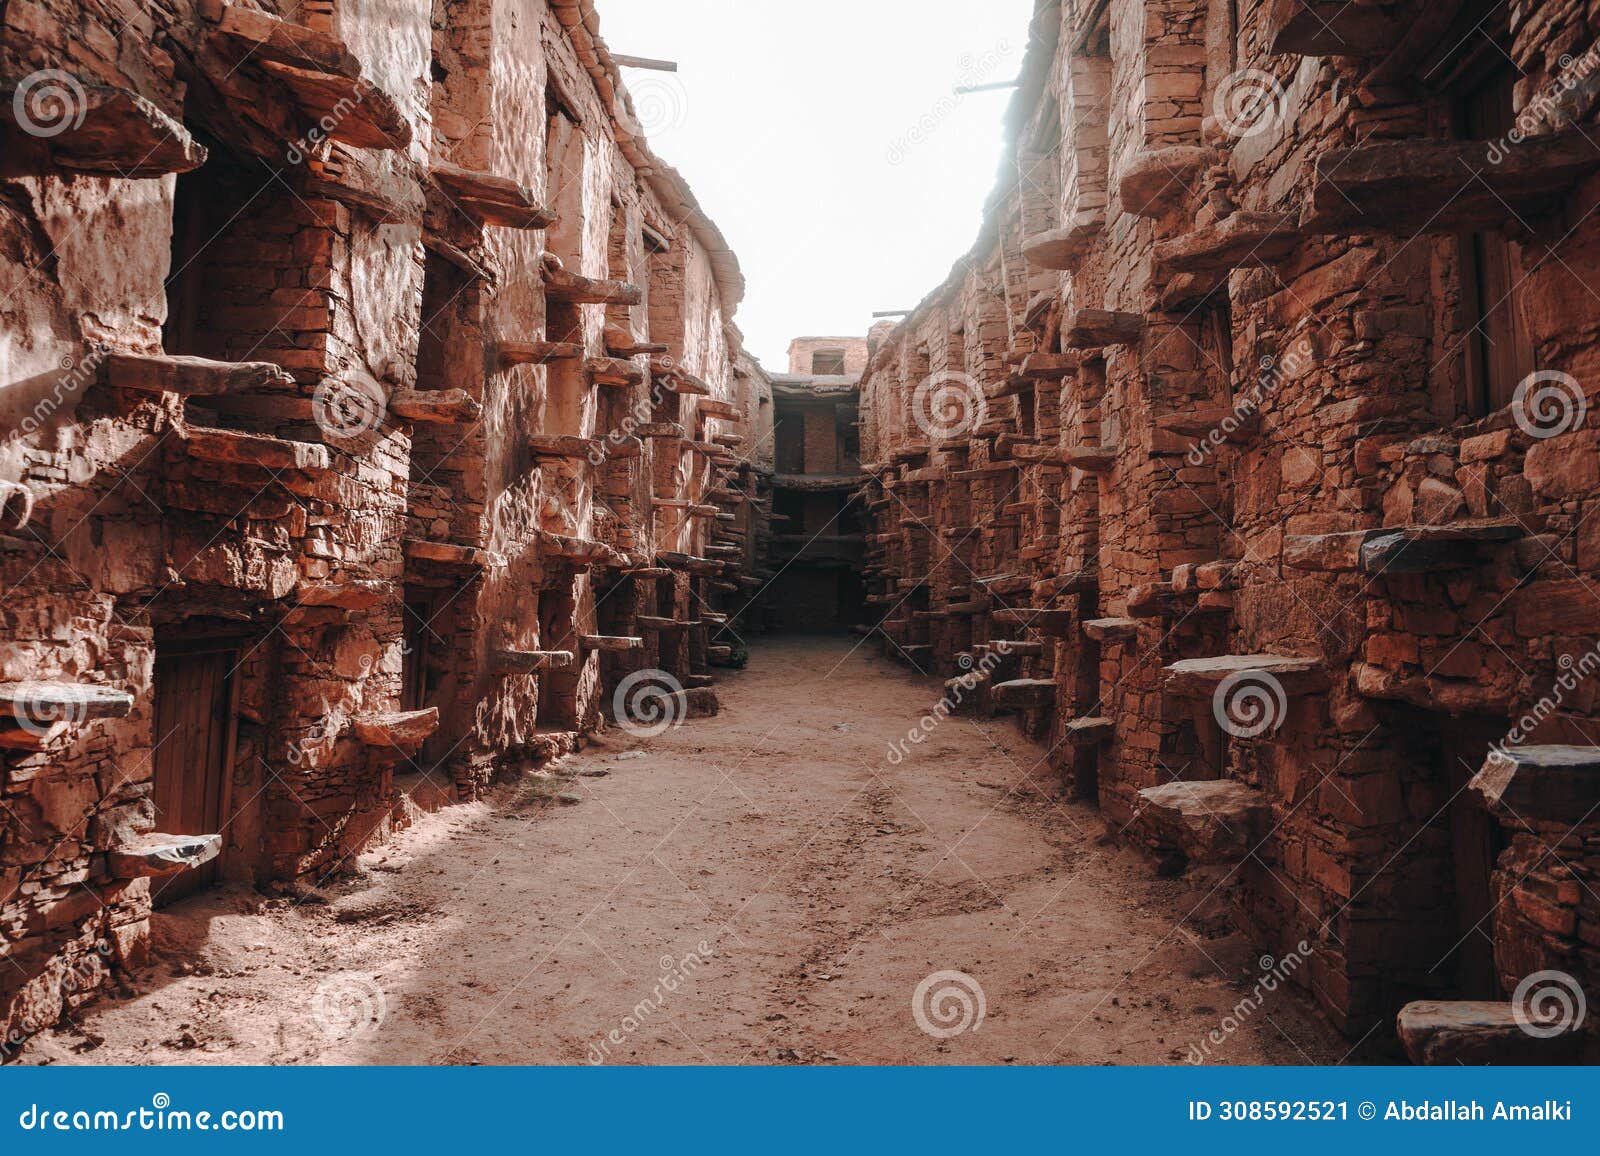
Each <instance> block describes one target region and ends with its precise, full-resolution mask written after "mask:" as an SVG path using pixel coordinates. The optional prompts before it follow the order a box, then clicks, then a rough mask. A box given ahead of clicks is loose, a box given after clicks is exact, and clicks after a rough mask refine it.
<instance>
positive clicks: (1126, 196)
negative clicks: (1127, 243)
mask: <svg viewBox="0 0 1600 1156" xmlns="http://www.w3.org/2000/svg"><path fill="white" fill-rule="evenodd" d="M1220 159H1221V158H1220V156H1219V154H1218V153H1217V151H1216V150H1215V149H1211V148H1207V147H1205V146H1204V145H1168V146H1167V147H1166V148H1158V149H1144V150H1141V151H1139V152H1137V153H1135V154H1134V156H1133V157H1132V158H1131V159H1130V160H1128V161H1127V162H1126V163H1125V164H1124V165H1123V166H1122V171H1121V172H1120V173H1119V174H1118V175H1117V196H1118V198H1119V199H1120V200H1121V201H1122V208H1123V211H1124V212H1128V213H1132V214H1133V215H1134V216H1135V217H1160V216H1164V215H1165V214H1166V213H1168V212H1170V211H1171V210H1172V209H1174V208H1177V207H1179V206H1181V205H1183V204H1184V202H1185V201H1187V200H1188V198H1189V195H1190V191H1191V189H1192V187H1193V185H1194V183H1195V181H1196V179H1197V178H1198V177H1199V176H1200V174H1201V173H1202V172H1204V171H1205V169H1206V167H1207V166H1208V165H1211V164H1215V163H1216V162H1217V161H1218V160H1220Z"/></svg>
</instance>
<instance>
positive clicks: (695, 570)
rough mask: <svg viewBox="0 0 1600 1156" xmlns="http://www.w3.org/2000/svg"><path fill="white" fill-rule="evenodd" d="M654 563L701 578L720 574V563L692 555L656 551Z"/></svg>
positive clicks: (671, 551) (670, 551)
mask: <svg viewBox="0 0 1600 1156" xmlns="http://www.w3.org/2000/svg"><path fill="white" fill-rule="evenodd" d="M656 561H657V562H660V563H661V564H662V565H663V566H666V567H669V568H670V569H673V570H682V571H685V572H686V573H689V574H694V575H697V576H699V577H702V578H711V577H715V576H716V575H718V574H721V573H722V563H721V562H716V561H713V560H712V559H710V558H700V557H696V556H695V555H693V554H680V553H678V552H676V551H673V550H658V551H656Z"/></svg>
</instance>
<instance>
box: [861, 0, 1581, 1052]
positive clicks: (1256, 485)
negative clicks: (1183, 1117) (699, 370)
mask: <svg viewBox="0 0 1600 1156" xmlns="http://www.w3.org/2000/svg"><path fill="white" fill-rule="evenodd" d="M1597 34H1600V12H1597V11H1596V9H1595V7H1594V5H1592V4H1587V5H1586V4H1583V3H1578V2H1575V0H1538V2H1534V3H1528V4H1521V5H1508V4H1503V3H1501V4H1491V3H1469V2H1451V0H1397V2H1392V3H1391V2H1383V3H1377V4H1373V3H1354V4H1346V3H1320V2H1301V0H1138V2H1132V3H1120V2H1109V3H1108V2H1107V0H1064V2H1048V0H1045V2H1041V3H1039V4H1038V5H1037V8H1036V14H1035V17H1034V21H1033V26H1032V29H1031V42H1030V46H1029V51H1028V56H1027V60H1026V63H1025V67H1024V69H1023V74H1022V80H1021V84H1020V89H1019V91H1018V93H1017V94H1016V96H1015V97H1014V99H1013V103H1012V105H1011V109H1010V113H1009V117H1008V122H1007V151H1006V156H1005V160H1004V163H1003V165H1002V169H1001V178H1000V181H999V184H998V186H997V188H996V189H995V192H994V194H993V196H992V198H991V200H990V202H989V204H988V207H987V212H986V216H985V221H984V225H983V229H982V232H981V234H980V236H979V238H978V240H977V242H976V244H975V245H974V246H973V248H972V249H971V250H970V252H968V253H967V255H966V256H965V257H963V258H962V259H961V260H960V261H959V262H957V264H956V266H955V268H954V269H953V270H952V272H951V274H950V276H949V277H948V279H947V280H946V281H945V282H944V283H943V284H942V285H941V286H939V287H938V288H937V289H936V290H934V291H933V292H932V293H931V294H930V295H929V296H928V297H927V298H926V299H925V300H924V301H923V302H922V303H921V304H920V305H919V306H918V308H917V309H916V310H915V311H914V312H913V313H912V314H910V315H909V316H908V317H907V318H906V319H905V321H904V322H903V323H901V324H900V325H898V326H897V327H895V328H894V329H893V330H892V331H891V332H888V333H887V334H878V335H876V337H875V342H874V348H873V350H872V355H871V360H870V363H869V365H868V366H867V368H866V371H865V374H864V377H863V381H862V386H861V390H862V443H863V444H862V458H863V460H864V463H865V465H864V468H865V470H866V471H867V472H868V473H869V474H870V475H872V480H871V482H870V483H869V485H868V487H867V490H866V495H865V496H866V499H867V501H868V503H869V509H870V511H871V522H872V525H871V527H870V533H869V544H870V554H869V560H868V586H869V594H868V599H869V602H870V603H872V605H873V608H874V610H875V614H874V616H873V617H874V618H875V619H877V620H881V621H880V622H879V625H880V633H881V637H882V639H883V643H884V647H885V649H886V650H887V651H888V652H889V653H891V654H894V655H896V656H898V657H899V658H901V659H903V660H904V661H906V662H909V663H911V664H913V665H914V666H916V667H918V668H920V669H922V670H924V671H927V672H930V673H938V674H940V675H941V676H946V677H948V676H953V675H956V674H958V673H960V672H961V671H964V670H968V669H971V668H972V667H973V666H974V662H975V660H978V659H980V658H982V657H983V656H984V655H986V654H1003V655H1004V657H1003V659H1002V661H1001V663H1000V665H999V666H998V667H997V668H996V669H995V670H994V673H992V674H991V675H989V676H988V677H987V678H986V680H985V689H984V694H983V701H982V704H981V706H980V709H983V710H986V711H992V710H1008V711H1012V712H1014V713H1016V714H1017V715H1018V716H1019V717H1020V719H1021V720H1022V722H1023V725H1024V726H1025V727H1026V728H1027V729H1028V730H1029V731H1031V732H1033V733H1035V734H1038V735H1040V736H1042V737H1044V738H1045V739H1046V740H1047V741H1048V744H1049V745H1048V750H1049V754H1048V757H1047V760H1046V766H1042V767H1041V768H1039V773H1043V772H1044V771H1045V770H1048V771H1050V772H1053V773H1054V774H1056V775H1059V776H1061V777H1062V778H1063V779H1064V780H1065V781H1066V782H1067V783H1068V784H1069V785H1070V786H1071V787H1072V788H1073V789H1075V790H1076V791H1077V792H1078V793H1079V794H1080V795H1081V796H1083V797H1085V798H1087V799H1090V800H1093V801H1095V802H1096V803H1097V804H1098V805H1099V807H1100V809H1101V811H1102V812H1103V814H1104V816H1105V819H1106V822H1107V824H1108V827H1109V828H1110V829H1111V831H1112V832H1114V833H1115V834H1116V835H1118V836H1119V837H1121V838H1124V839H1127V840H1131V841H1137V842H1140V843H1142V844H1144V845H1145V846H1147V847H1148V848H1149V849H1150V850H1151V851H1152V852H1153V854H1154V855H1155V857H1156V862H1157V863H1158V864H1159V866H1160V868H1161V869H1163V870H1172V871H1176V870H1184V869H1192V870H1196V871H1203V872H1208V873H1210V875H1212V876H1214V882H1215V884H1216V886H1217V888H1218V889H1219V890H1220V891H1222V892H1223V893H1226V894H1228V895H1229V896H1231V897H1232V898H1233V899H1234V901H1235V903H1236V906H1237V908H1238V910H1239V913H1240V916H1241V918H1242V919H1243V921H1244V922H1245V925H1246V926H1247V927H1248V928H1249V929H1250V931H1251V932H1252V933H1253V934H1254V936H1255V937H1256V938H1257V939H1258V940H1259V942H1260V944H1261V947H1262V949H1263V950H1264V951H1265V952H1267V953H1268V954H1272V955H1276V956H1279V957H1282V956H1283V955H1285V953H1287V952H1289V951H1291V950H1294V949H1295V946H1296V945H1298V944H1299V943H1300V942H1301V941H1302V940H1304V941H1305V942H1306V943H1307V945H1309V947H1310V948H1311V952H1310V955H1309V958H1308V960H1307V963H1306V966H1304V967H1302V968H1300V969H1299V970H1298V971H1297V972H1296V973H1295V977H1294V978H1295V982H1296V983H1298V984H1300V985H1302V986H1303V987H1304V988H1305V989H1306V991H1307V992H1308V993H1309V994H1310V996H1311V997H1312V998H1314V999H1315V1000H1316V1001H1317V1002H1318V1003H1319V1004H1320V1005H1321V1006H1322V1008H1324V1009H1325V1010H1326V1012H1327V1014H1328V1015H1329V1016H1330V1017H1331V1018H1332V1019H1333V1020H1334V1021H1335V1022H1336V1023H1338V1024H1339V1025H1340V1026H1341V1027H1342V1028H1343V1029H1344V1030H1345V1031H1347V1032H1348V1033H1349V1034H1350V1035H1351V1036H1352V1038H1355V1039H1361V1038H1364V1037H1365V1036H1366V1035H1367V1034H1368V1033H1369V1032H1370V1031H1372V1030H1373V1029H1374V1028H1375V1027H1377V1026H1380V1025H1392V1024H1393V1023H1394V1022H1395V1021H1394V1017H1395V1016H1396V1014H1397V1013H1400V1012H1401V1010H1402V1008H1403V1007H1404V1008H1405V1009H1406V1014H1405V1015H1403V1016H1402V1017H1401V1021H1400V1035H1401V1037H1402V1039H1403V1042H1404V1043H1405V1044H1406V1046H1407V1047H1408V1048H1409V1049H1410V1050H1411V1053H1412V1055H1413V1056H1414V1057H1417V1058H1419V1059H1427V1060H1429V1061H1430V1062H1453V1061H1454V1060H1456V1059H1458V1058H1462V1057H1463V1056H1465V1055H1468V1054H1469V1053H1468V1052H1467V1051H1465V1050H1462V1049H1461V1048H1460V1047H1459V1046H1458V1045H1459V1044H1460V1041H1461V1040H1463V1039H1468V1040H1481V1039H1484V1038H1492V1039H1497V1040H1499V1041H1500V1043H1501V1044H1504V1048H1502V1050H1501V1051H1499V1052H1492V1053H1491V1054H1494V1055H1498V1056H1500V1057H1501V1058H1504V1057H1505V1056H1507V1055H1509V1054H1511V1053H1510V1052H1509V1051H1508V1050H1506V1049H1509V1048H1511V1047H1512V1046H1513V1044H1508V1043H1506V1042H1505V1041H1506V1039H1508V1038H1512V1039H1516V1038H1520V1039H1521V1042H1522V1043H1523V1044H1527V1043H1528V1041H1529V1037H1528V1036H1527V1034H1526V1033H1524V1034H1522V1035H1521V1036H1518V1033H1516V1032H1514V1031H1512V1032H1511V1033H1510V1036H1509V1037H1508V1036H1507V1035H1506V1031H1505V1029H1507V1028H1508V1026H1509V1025H1510V1024H1511V1021H1510V1018H1509V1012H1508V1011H1506V1009H1509V1008H1511V1007H1512V1003H1511V1002H1508V1001H1510V997H1512V996H1513V995H1514V994H1515V995H1516V996H1517V997H1518V998H1519V999H1520V998H1521V997H1522V996H1524V995H1525V994H1526V982H1525V981H1527V980H1528V978H1529V977H1531V976H1536V975H1537V974H1538V973H1543V972H1553V973H1559V975H1560V976H1561V977H1563V979H1562V982H1565V983H1567V984H1569V985H1570V987H1571V989H1573V990H1574V992H1575V993H1586V994H1587V999H1588V1005H1589V1008H1590V1011H1591V1014H1590V1016H1589V1019H1588V1023H1587V1024H1585V1026H1584V1030H1585V1032H1588V1033H1590V1034H1589V1046H1590V1047H1591V1048H1592V1046H1593V1039H1594V1037H1593V1035H1592V1032H1593V1028H1594V1019H1595V1017H1594V1016H1593V1014H1592V1012H1593V1009H1594V1008H1595V1006H1596V1004H1597V1002H1600V1000H1597V997H1600V879H1597V876H1600V748H1596V746H1595V744H1596V742H1597V741H1600V693H1597V691H1600V685H1597V684H1596V682H1595V681H1594V678H1593V675H1594V673H1595V671H1596V666H1597V656H1596V655H1595V647H1596V644H1597V640H1600V531H1597V530H1596V528H1595V515H1596V513H1597V512H1600V453H1597V450H1600V429H1597V426H1596V422H1595V420H1594V415H1593V414H1592V413H1588V410H1590V409H1591V408H1592V407H1593V405H1594V401H1595V397H1596V394H1597V392H1600V343H1597V340H1596V338H1597V330H1600V296H1597V294H1596V292H1595V289H1596V286H1595V283H1594V282H1595V277H1594V271H1595V270H1596V269H1597V268H1600V225H1597V224H1596V221H1595V218H1594V211H1595V208H1596V200H1597V194H1600V179H1597V177H1596V173H1597V171H1600V146H1597V144H1596V141H1597V139H1600V137H1597V131H1596V130H1597V125H1596V116H1595V106H1596V101H1597V98H1600V47H1597V39H1596V38H1597ZM1586 416H1587V420H1585V418H1586ZM1000 643H1007V644H1008V645H1007V646H1005V647H1001V646H1000V645H999V644H1000ZM1519 989H1521V990H1519ZM1459 1001H1480V1002H1477V1003H1462V1002H1459ZM1484 1001H1486V1002H1484ZM1455 1029H1460V1030H1455ZM1391 1030H1392V1029H1389V1028H1386V1029H1385V1031H1384V1032H1380V1033H1379V1038H1381V1037H1382V1036H1383V1035H1386V1034H1389V1033H1390V1031H1391ZM1496 1033H1499V1034H1498V1035H1497V1034H1496ZM1572 1035H1573V1033H1567V1034H1566V1035H1564V1036H1561V1037H1558V1038H1556V1040H1555V1042H1553V1043H1549V1044H1542V1043H1539V1041H1537V1040H1536V1041H1535V1043H1536V1044H1539V1046H1544V1047H1546V1048H1547V1049H1548V1050H1545V1051H1543V1052H1537V1051H1536V1053H1535V1054H1537V1055H1539V1056H1541V1057H1542V1058H1545V1059H1551V1058H1556V1057H1558V1055H1566V1054H1570V1051H1571V1049H1573V1048H1575V1047H1578V1046H1579V1045H1580V1044H1581V1042H1582V1041H1578V1040H1575V1039H1573V1038H1568V1037H1570V1036H1572ZM1451 1041H1455V1042H1454V1043H1452V1042H1451ZM1453 1049H1454V1050H1453ZM1563 1049H1565V1050H1563Z"/></svg>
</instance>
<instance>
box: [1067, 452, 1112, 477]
mask: <svg viewBox="0 0 1600 1156" xmlns="http://www.w3.org/2000/svg"><path fill="white" fill-rule="evenodd" d="M1061 460H1062V461H1064V462H1065V463H1066V464H1067V465H1069V466H1071V467H1072V468H1073V469H1078V470H1082V471H1083V472H1084V473H1086V474H1105V473H1110V472H1111V470H1112V468H1113V467H1115V466H1116V464H1117V451H1116V450H1115V449H1114V448H1112V447H1110V446H1070V447H1068V448H1067V449H1064V450H1062V451H1061Z"/></svg>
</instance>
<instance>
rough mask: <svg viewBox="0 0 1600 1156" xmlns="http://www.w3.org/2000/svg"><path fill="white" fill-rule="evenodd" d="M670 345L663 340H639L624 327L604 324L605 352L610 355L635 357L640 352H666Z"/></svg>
mask: <svg viewBox="0 0 1600 1156" xmlns="http://www.w3.org/2000/svg"><path fill="white" fill-rule="evenodd" d="M670 348H671V346H669V345H668V344H667V343H666V342H664V341H640V340H639V339H638V338H636V337H634V336H633V335H632V334H631V333H629V332H628V331H627V330H625V329H618V328H617V327H616V326H612V325H608V326H606V352H607V353H609V354H611V356H612V357H637V356H639V355H640V354H641V353H651V354H654V353H666V352H667V351H668V350H669V349H670Z"/></svg>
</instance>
